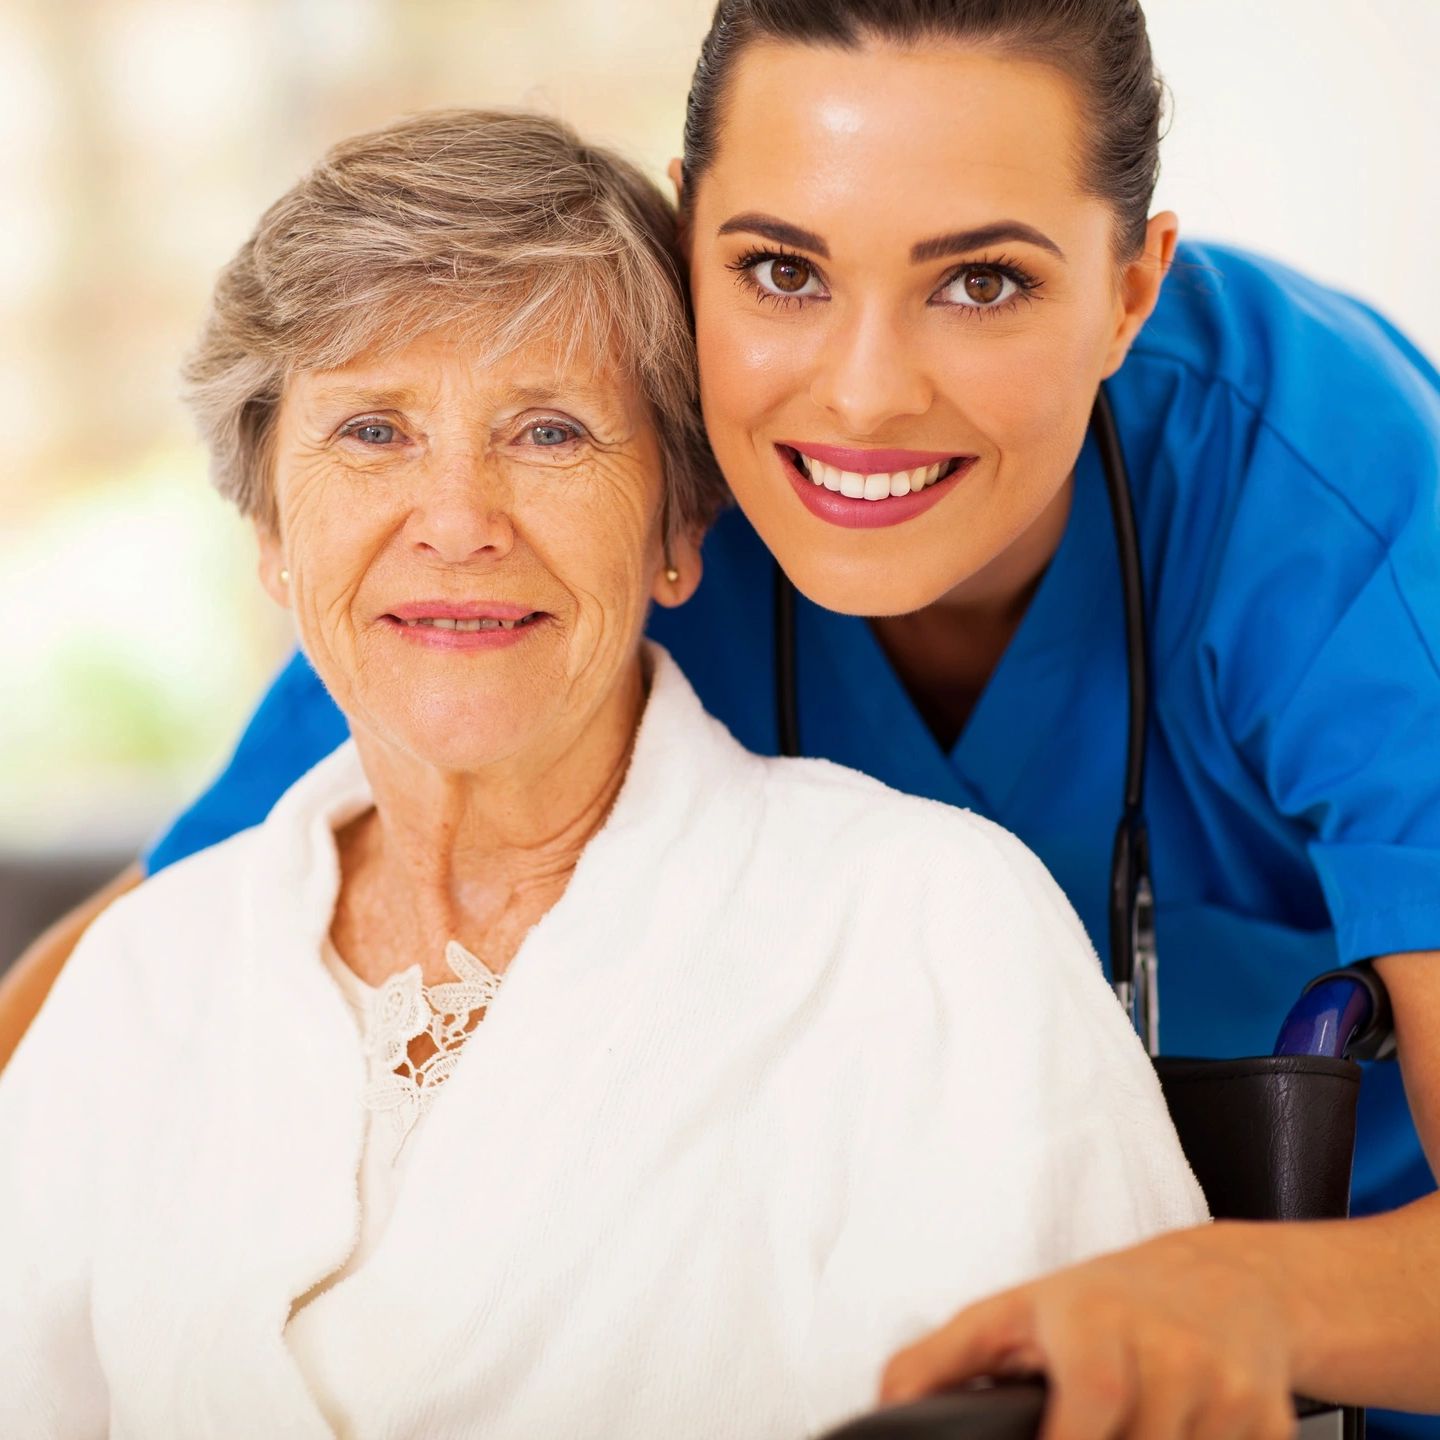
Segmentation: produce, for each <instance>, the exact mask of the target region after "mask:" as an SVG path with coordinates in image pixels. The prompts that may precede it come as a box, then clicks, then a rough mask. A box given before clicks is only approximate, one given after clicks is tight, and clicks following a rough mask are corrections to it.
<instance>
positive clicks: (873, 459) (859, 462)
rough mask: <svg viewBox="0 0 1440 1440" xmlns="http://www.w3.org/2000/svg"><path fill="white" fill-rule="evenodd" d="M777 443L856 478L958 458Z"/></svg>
mask: <svg viewBox="0 0 1440 1440" xmlns="http://www.w3.org/2000/svg"><path fill="white" fill-rule="evenodd" d="M778 443H779V444H781V445H786V446H788V447H789V448H790V449H791V450H798V451H799V452H800V453H801V454H802V455H804V456H805V457H806V458H807V459H809V460H818V461H820V463H821V464H822V465H833V466H834V467H835V468H836V469H837V470H849V471H850V472H851V473H852V474H855V475H893V474H894V473H895V472H896V471H897V470H913V469H915V467H916V466H917V465H943V464H944V463H945V462H946V461H947V460H954V459H956V458H959V457H957V453H956V452H955V451H954V450H852V449H848V448H846V447H845V446H844V445H812V444H810V442H809V441H808V440H781V441H779V442H778ZM897 498H902V497H897ZM874 503H878V502H874Z"/></svg>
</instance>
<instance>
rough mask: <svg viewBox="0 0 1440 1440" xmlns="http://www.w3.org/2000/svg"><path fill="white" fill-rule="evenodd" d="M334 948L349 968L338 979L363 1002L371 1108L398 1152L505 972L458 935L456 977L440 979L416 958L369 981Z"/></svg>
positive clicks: (450, 959)
mask: <svg viewBox="0 0 1440 1440" xmlns="http://www.w3.org/2000/svg"><path fill="white" fill-rule="evenodd" d="M332 954H333V961H334V965H335V966H337V967H338V970H339V971H340V972H343V974H341V973H337V979H339V980H340V981H341V983H342V984H343V985H345V987H346V988H347V990H349V992H350V994H351V995H352V996H353V997H355V998H358V999H359V1000H360V1001H361V1003H360V1005H359V1006H358V1007H357V1008H358V1009H359V1011H360V1016H361V1034H362V1038H361V1047H362V1049H363V1051H364V1053H365V1063H366V1067H367V1069H368V1072H369V1080H368V1083H367V1085H366V1087H365V1094H364V1101H365V1107H366V1109H368V1110H370V1111H372V1112H374V1113H375V1114H377V1115H385V1116H386V1117H387V1118H388V1119H389V1120H390V1122H391V1124H392V1126H393V1128H394V1131H395V1153H396V1154H398V1153H399V1150H400V1147H401V1146H402V1145H403V1144H404V1143H405V1141H406V1139H407V1138H408V1137H409V1135H410V1132H411V1131H412V1130H413V1129H414V1128H415V1125H416V1123H417V1122H418V1121H419V1120H420V1118H421V1117H422V1116H423V1115H424V1114H425V1112H426V1111H427V1110H428V1109H429V1107H430V1105H431V1103H432V1102H433V1101H434V1098H435V1093H436V1091H437V1090H439V1088H440V1087H441V1086H442V1085H443V1084H444V1083H445V1082H446V1081H447V1080H448V1079H449V1078H450V1076H451V1075H452V1074H453V1073H454V1070H455V1067H456V1066H457V1065H458V1064H459V1063H460V1052H461V1050H462V1048H463V1047H464V1044H465V1042H466V1040H467V1039H469V1037H470V1035H471V1034H472V1033H473V1031H474V1029H475V1025H476V1023H477V1021H478V1020H479V1019H480V1018H481V1017H482V1016H483V1014H484V1011H485V1010H486V1008H487V1007H488V1006H489V1005H490V1004H491V1003H492V1002H493V1001H494V999H495V996H496V994H497V993H498V992H499V989H500V977H499V976H498V975H496V974H495V972H494V971H493V970H491V969H490V967H489V966H488V965H486V964H485V962H484V961H483V960H480V959H477V958H476V957H475V956H474V955H472V954H471V953H470V952H469V951H468V950H467V949H466V948H465V947H464V946H463V945H462V944H460V942H459V941H458V940H452V941H451V942H450V943H449V944H448V945H447V946H446V947H445V961H446V963H447V964H448V965H449V966H450V969H451V971H452V972H453V973H454V974H455V976H456V977H457V978H456V979H455V980H454V981H453V982H449V983H444V984H440V985H426V984H424V983H423V982H422V980H421V978H420V967H419V966H418V965H411V966H410V967H409V968H408V969H406V970H402V971H400V972H399V974H396V975H392V976H390V978H389V979H388V980H386V981H385V983H384V984H383V985H379V986H371V985H367V984H366V983H365V982H364V981H363V980H361V979H360V978H359V977H358V976H357V975H356V974H355V972H354V971H353V970H351V969H350V968H349V967H348V966H347V965H345V962H344V961H343V960H342V959H341V958H340V956H339V955H338V954H334V953H333V948H332ZM426 1040H428V1041H429V1047H426V1046H425V1044H424V1043H423V1042H424V1041H426ZM417 1041H419V1042H421V1043H420V1044H419V1045H417V1044H416V1042H417ZM427 1048H428V1053H425V1052H426V1050H427ZM416 1053H418V1054H419V1056H420V1058H418V1059H417V1058H416Z"/></svg>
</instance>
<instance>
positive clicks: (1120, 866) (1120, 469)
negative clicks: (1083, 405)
mask: <svg viewBox="0 0 1440 1440" xmlns="http://www.w3.org/2000/svg"><path fill="white" fill-rule="evenodd" d="M1090 434H1091V435H1092V436H1093V437H1094V439H1095V444H1096V446H1097V447H1098V449H1099V451H1100V463H1101V465H1102V467H1103V468H1104V471H1105V489H1106V491H1107V493H1108V494H1109V496H1110V516H1111V520H1112V522H1113V524H1114V529H1115V548H1116V550H1117V551H1118V553H1119V558H1120V579H1121V586H1122V590H1123V594H1124V599H1125V656H1126V663H1127V667H1128V671H1129V681H1130V683H1129V721H1128V724H1129V729H1128V734H1127V739H1126V747H1125V790H1124V800H1123V806H1122V809H1121V814H1120V824H1119V826H1118V827H1117V828H1116V831H1115V848H1114V851H1113V852H1112V855H1111V861H1110V977H1111V978H1110V983H1111V985H1112V986H1113V988H1114V990H1115V994H1116V996H1117V998H1118V999H1119V1001H1120V1003H1121V1005H1122V1006H1123V1007H1124V1009H1125V1013H1126V1014H1127V1015H1128V1016H1129V1017H1130V1019H1131V1022H1132V1023H1133V1024H1134V1026H1135V1028H1136V1030H1137V1031H1138V1032H1139V1034H1140V1038H1141V1039H1142V1040H1143V1041H1144V1043H1145V1048H1146V1050H1147V1051H1148V1052H1149V1053H1150V1054H1151V1055H1156V1054H1158V1053H1159V1049H1160V992H1159V985H1158V975H1157V972H1156V954H1155V893H1154V888H1153V886H1152V885H1151V881H1150V840H1149V835H1148V832H1147V830H1146V828H1145V807H1144V799H1145V737H1146V733H1147V731H1148V729H1149V723H1150V658H1149V649H1148V639H1147V635H1146V625H1145V590H1144V576H1143V573H1142V571H1141V567H1140V540H1139V536H1138V534H1137V532H1136V529H1135V509H1134V505H1133V504H1132V502H1131V499H1130V479H1129V475H1128V473H1127V471H1126V469H1125V455H1124V452H1123V451H1122V450H1121V448H1120V435H1119V432H1118V431H1117V430H1116V428H1115V414H1114V412H1113V411H1112V410H1111V408H1110V400H1109V397H1108V396H1107V395H1106V393H1105V390H1104V387H1103V386H1102V387H1101V389H1100V390H1099V391H1098V392H1097V393H1096V396H1095V408H1094V410H1093V411H1092V413H1091V416H1090ZM775 720H776V728H777V731H778V734H779V741H780V753H781V754H782V755H799V754H800V753H801V751H800V715H799V702H798V698H797V694H796V647H795V587H794V586H793V585H792V584H791V583H790V581H789V579H788V577H787V576H786V574H785V572H784V571H783V570H782V569H781V568H780V566H779V563H778V562H777V563H776V566H775Z"/></svg>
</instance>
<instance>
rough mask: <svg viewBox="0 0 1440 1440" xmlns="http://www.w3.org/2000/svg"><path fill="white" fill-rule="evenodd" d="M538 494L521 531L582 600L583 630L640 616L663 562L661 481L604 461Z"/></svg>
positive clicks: (522, 515) (520, 519)
mask: <svg viewBox="0 0 1440 1440" xmlns="http://www.w3.org/2000/svg"><path fill="white" fill-rule="evenodd" d="M517 488H518V484H517ZM522 493H523V492H522ZM533 493H534V494H535V496H536V499H535V501H534V503H533V504H532V505H530V506H527V507H526V509H525V511H523V512H520V513H517V515H516V521H517V529H518V530H519V531H520V533H521V534H522V535H523V536H524V538H525V542H526V544H527V545H528V546H529V547H530V549H532V550H533V551H534V553H535V555H536V557H537V559H538V560H539V562H540V564H541V565H542V566H543V567H544V568H545V569H546V570H547V571H548V572H549V573H550V574H551V575H552V576H554V578H555V579H556V581H558V582H559V584H560V585H561V586H562V587H563V588H564V589H565V590H566V591H567V592H568V593H569V594H570V595H571V596H572V597H573V598H574V599H575V601H576V603H577V606H578V607H579V613H578V621H579V624H580V626H581V628H582V629H589V628H593V627H595V626H597V625H607V624H609V622H611V621H614V620H618V619H620V618H621V617H631V616H634V615H636V614H638V613H639V611H640V610H642V609H643V607H644V604H645V601H646V598H647V596H648V592H649V572H650V569H651V568H652V566H653V563H654V562H655V560H656V558H657V555H658V546H659V521H660V481H659V478H658V474H657V473H652V472H651V471H650V470H649V468H648V467H647V468H646V469H643V470H642V469H639V468H637V467H636V466H634V465H633V464H628V463H625V462H624V461H623V459H611V458H610V457H602V458H601V459H600V460H599V461H597V462H596V464H595V465H594V466H593V467H587V468H586V469H585V470H584V471H583V472H569V473H567V474H566V475H565V476H564V478H563V480H561V481H560V483H553V481H552V483H546V484H543V485H537V486H534V487H533ZM652 551H653V552H656V553H654V554H652ZM620 628H623V627H620Z"/></svg>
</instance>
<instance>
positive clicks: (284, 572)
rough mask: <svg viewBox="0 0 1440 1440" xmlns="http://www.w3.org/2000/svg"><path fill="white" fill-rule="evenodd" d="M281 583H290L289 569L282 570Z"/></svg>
mask: <svg viewBox="0 0 1440 1440" xmlns="http://www.w3.org/2000/svg"><path fill="white" fill-rule="evenodd" d="M280 583H281V584H282V585H288V584H289V583H290V572H289V571H288V570H282V571H281V572H280Z"/></svg>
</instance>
